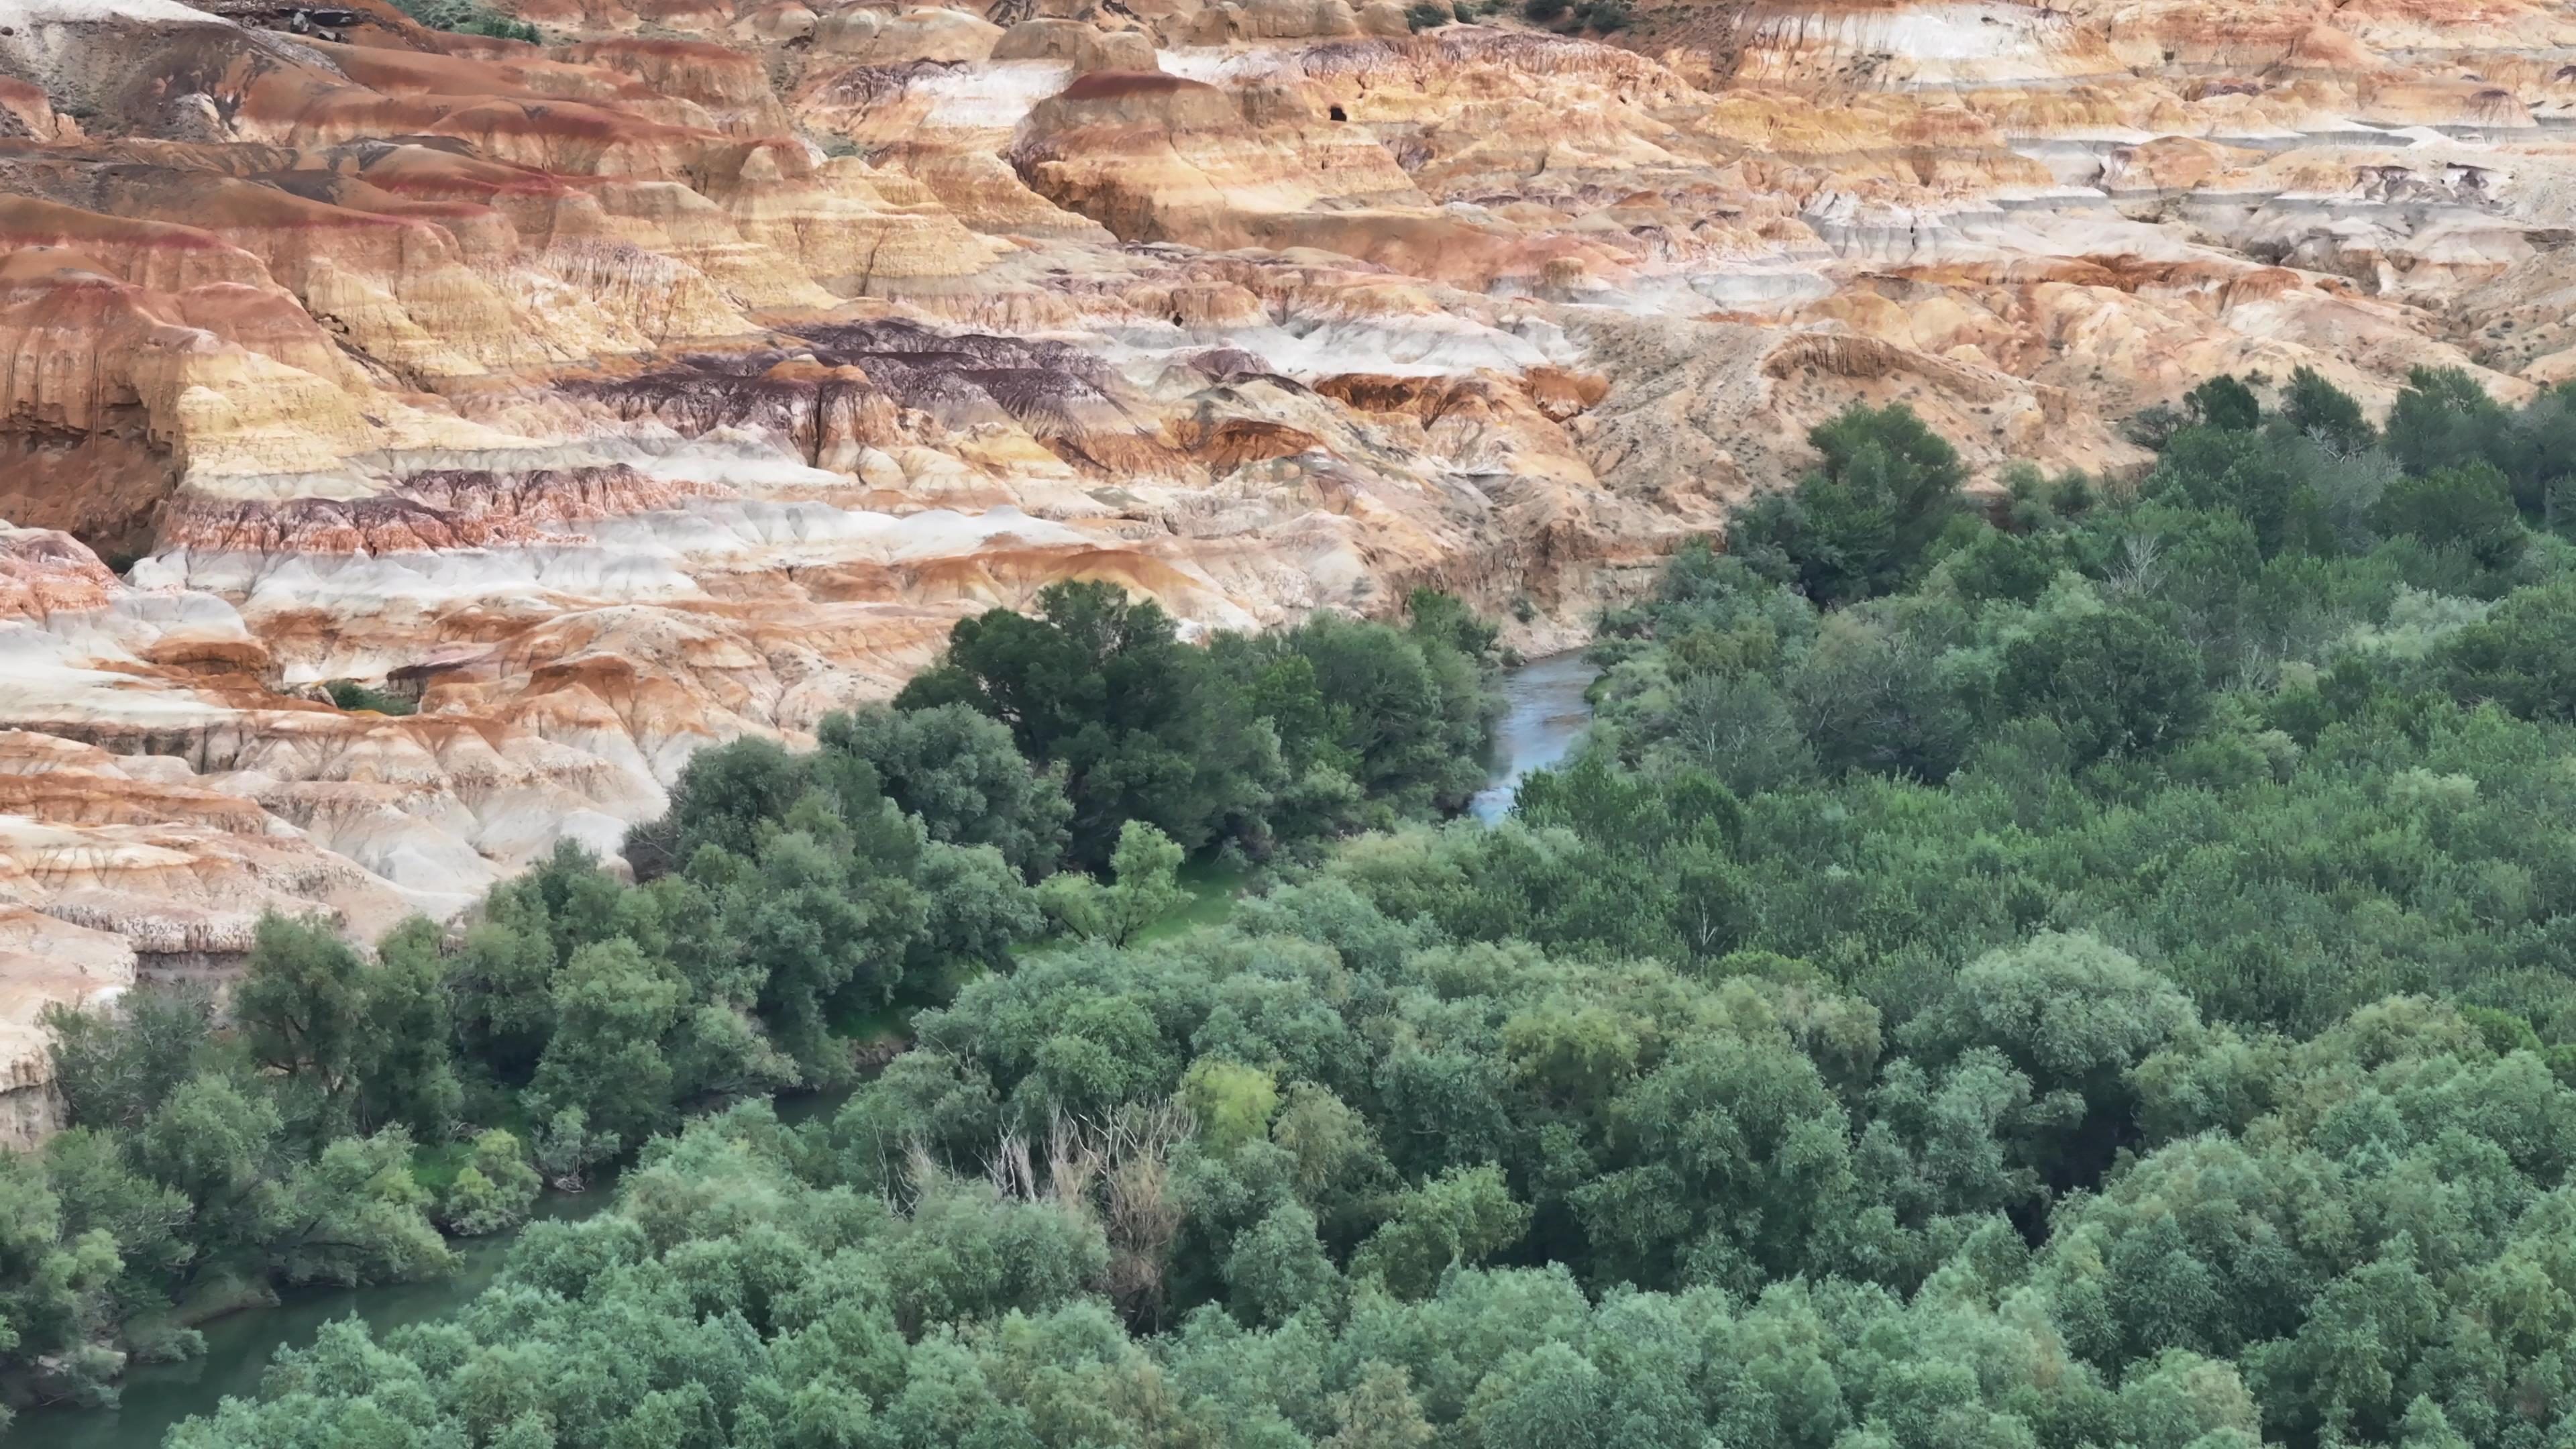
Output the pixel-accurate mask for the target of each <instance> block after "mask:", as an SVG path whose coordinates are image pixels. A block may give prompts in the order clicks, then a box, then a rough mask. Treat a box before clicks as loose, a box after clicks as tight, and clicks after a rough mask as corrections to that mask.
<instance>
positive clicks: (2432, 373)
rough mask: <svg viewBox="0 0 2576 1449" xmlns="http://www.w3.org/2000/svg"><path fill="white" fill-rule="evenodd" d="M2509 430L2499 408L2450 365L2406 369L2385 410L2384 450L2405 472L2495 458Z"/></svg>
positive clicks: (2429, 471)
mask: <svg viewBox="0 0 2576 1449" xmlns="http://www.w3.org/2000/svg"><path fill="white" fill-rule="evenodd" d="M2511 432H2512V429H2511V426H2510V422H2509V419H2508V418H2507V416H2506V414H2505V410H2504V408H2503V407H2502V406H2501V405H2500V404H2498V403H2497V402H2496V400H2495V399H2493V398H2491V397H2489V396H2487V390H2486V389H2485V388H2483V387H2480V386H2479V385H2478V382H2477V379H2475V378H2473V377H2471V376H2469V375H2468V374H2467V373H2466V372H2463V371H2461V370H2460V369H2459V368H2456V367H2417V368H2414V369H2412V370H2410V371H2409V372H2408V373H2407V374H2406V387H2405V390H2404V391H2402V392H2400V393H2398V394H2397V402H2396V405H2395V406H2393V407H2391V408H2390V409H2389V412H2388V430H2387V442H2388V451H2389V453H2390V454H2391V455H2392V456H2394V457H2395V458H2396V459H2397V462H2398V465H2399V466H2400V467H2403V468H2404V469H2405V470H2406V471H2407V472H2409V473H2416V474H2426V473H2431V472H2433V471H2434V470H2435V469H2437V468H2458V467H2465V466H2467V465H2469V464H2471V463H2477V462H2488V461H2498V458H2497V452H2498V451H2499V450H2501V449H2502V448H2504V447H2505V446H2507V445H2508V441H2509V439H2510V437H2511Z"/></svg>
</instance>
